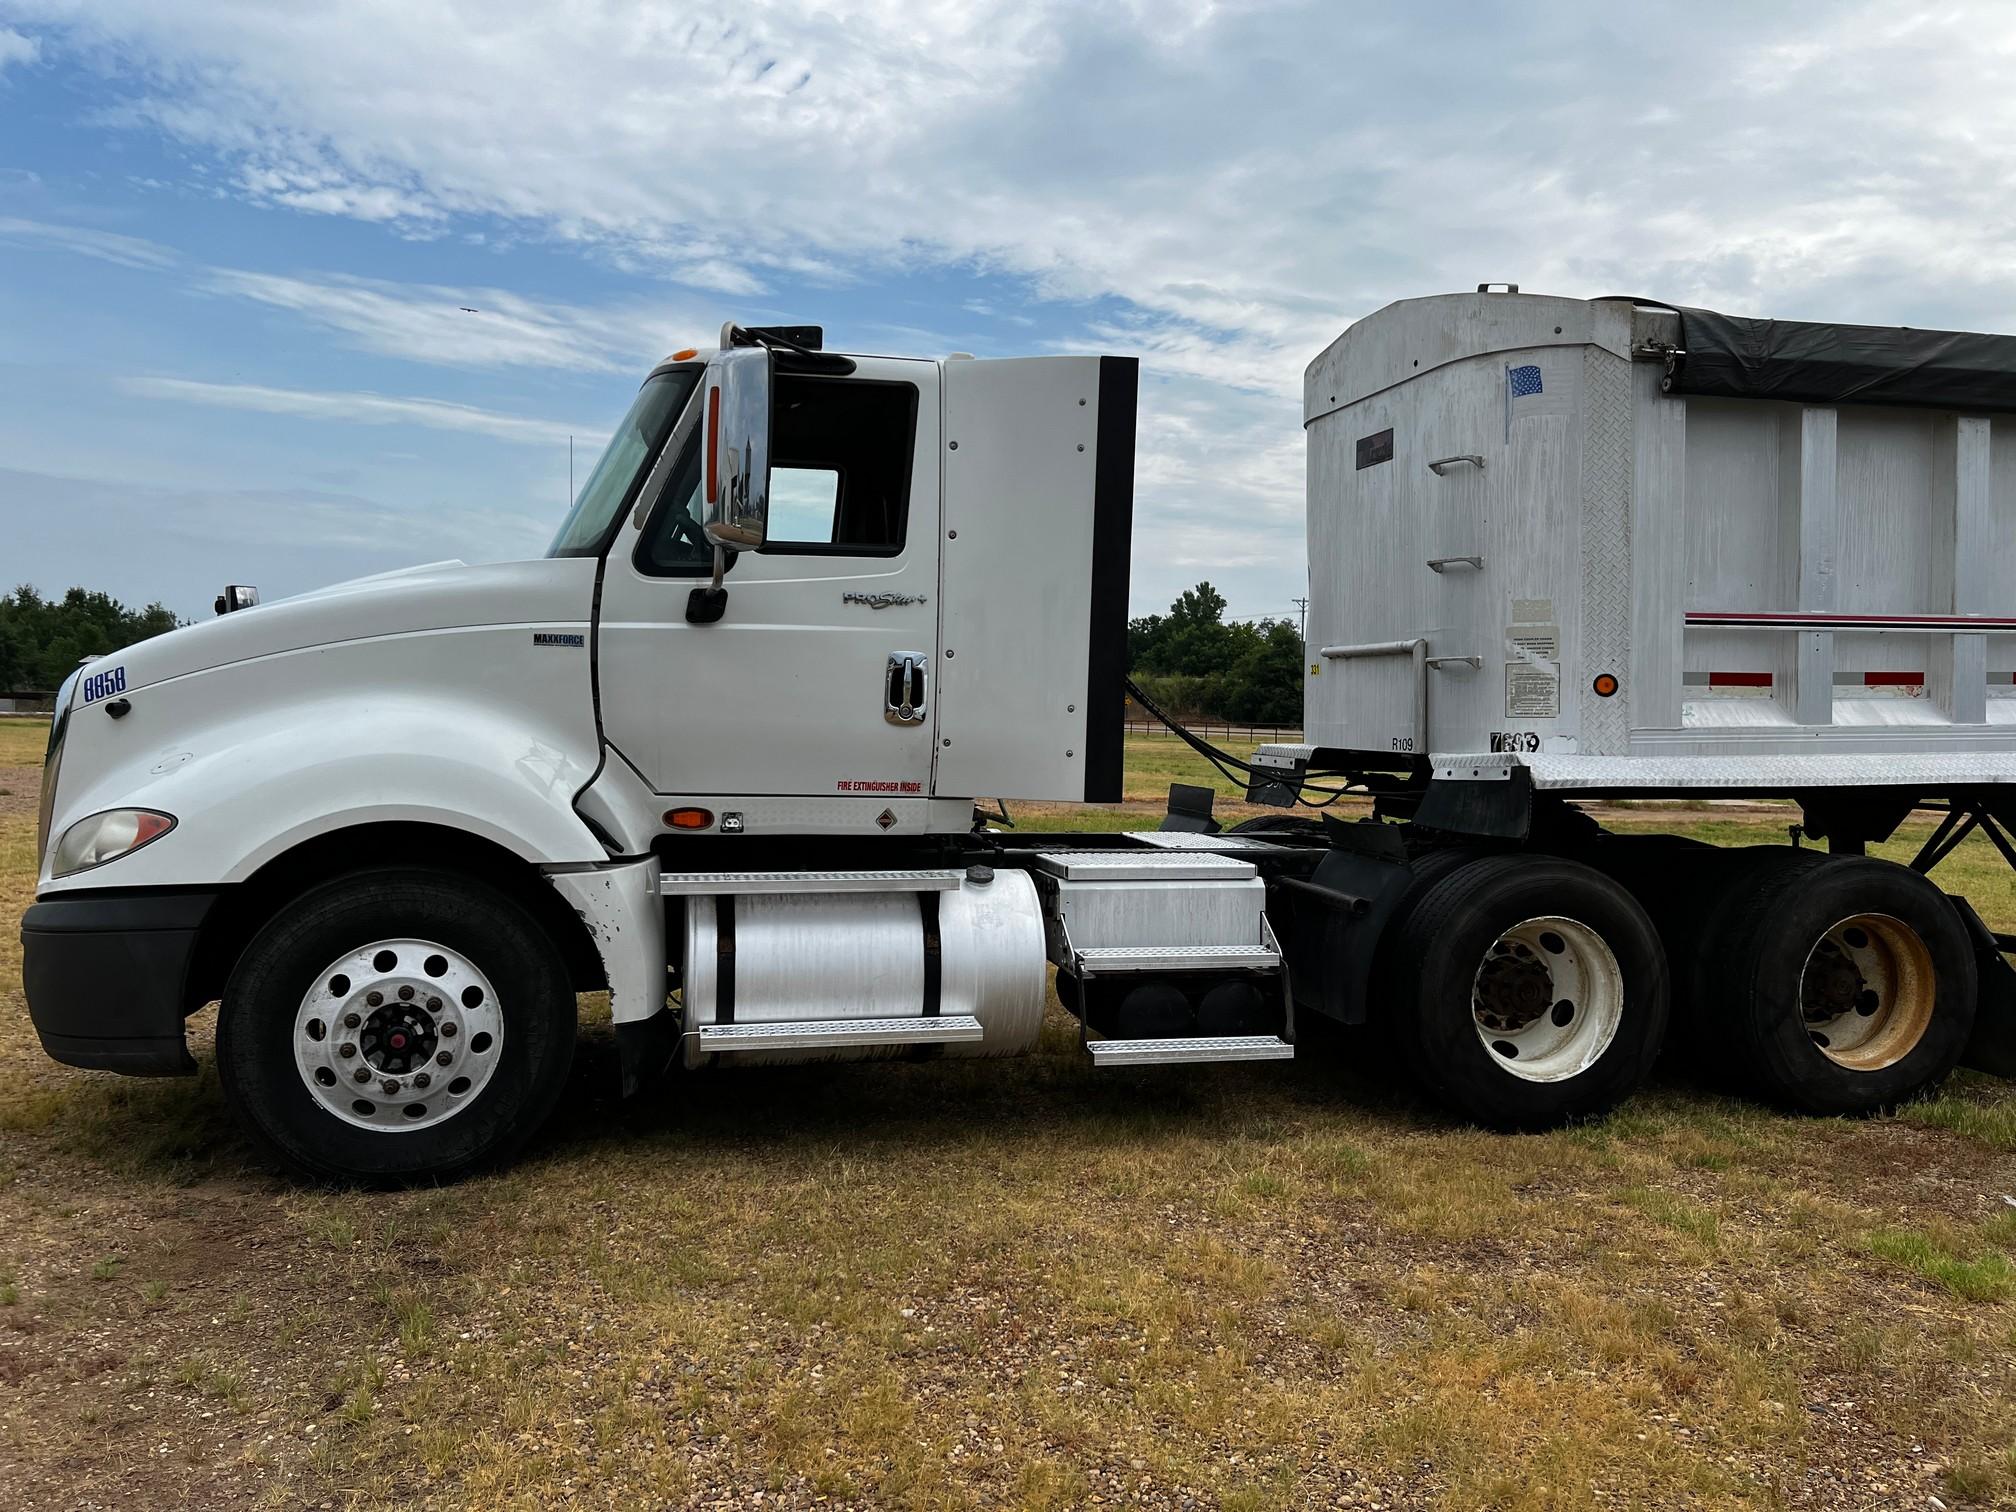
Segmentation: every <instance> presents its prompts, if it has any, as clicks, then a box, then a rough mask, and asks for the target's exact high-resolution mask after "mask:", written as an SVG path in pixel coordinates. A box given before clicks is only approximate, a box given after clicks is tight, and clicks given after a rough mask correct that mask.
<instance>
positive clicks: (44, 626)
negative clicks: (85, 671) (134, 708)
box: [0, 583, 181, 693]
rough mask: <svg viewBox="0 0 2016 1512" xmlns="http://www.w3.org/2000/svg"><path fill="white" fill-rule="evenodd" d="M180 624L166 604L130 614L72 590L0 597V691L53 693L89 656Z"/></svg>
mask: <svg viewBox="0 0 2016 1512" xmlns="http://www.w3.org/2000/svg"><path fill="white" fill-rule="evenodd" d="M180 623H181V621H180V620H178V619H176V618H175V615H174V613H173V612H172V611H170V610H169V609H168V608H167V606H166V605H163V604H149V605H148V606H147V607H146V608H145V609H128V608H127V607H126V606H125V605H124V604H122V603H120V602H119V601H118V600H117V599H115V598H113V597H112V596H111V595H110V594H109V593H93V592H91V591H90V590H88V589H84V588H72V589H71V590H70V591H69V592H68V593H66V594H64V595H63V597H61V598H60V599H53V598H44V597H43V596H42V595H41V594H39V593H37V592H36V591H35V590H34V589H33V588H31V587H29V586H28V585H27V584H25V583H24V584H22V585H21V586H20V587H19V588H16V589H15V590H14V591H13V592H12V593H10V594H8V595H6V596H5V597H4V598H0V692H4V693H53V692H54V691H55V690H56V689H57V688H58V687H60V686H61V685H62V682H63V679H64V678H66V677H68V676H69V675H70V674H71V673H72V672H73V671H75V670H76V668H77V663H78V662H80V661H82V660H83V659H84V658H85V657H87V656H104V655H107V654H108V653H110V652H113V651H119V650H123V649H124V648H126V647H127V646H130V645H132V644H133V643H134V642H135V641H143V640H146V639H147V638H148V637H149V636H150V635H159V634H161V632H162V631H164V630H173V629H174V628H175V627H176V626H177V625H179V624H180Z"/></svg>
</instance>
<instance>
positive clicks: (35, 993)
mask: <svg viewBox="0 0 2016 1512" xmlns="http://www.w3.org/2000/svg"><path fill="white" fill-rule="evenodd" d="M216 899H217V894H216V893H215V892H214V891H208V890H204V891H192V890H185V889H164V890H160V891H153V890H146V889H132V890H122V891H110V890H108V891H102V892H88V893H77V894H59V895H58V896H55V897H52V898H49V899H48V900H46V901H44V902H41V903H37V904H35V905H34V906H33V907H31V908H30V909H29V910H28V911H27V913H25V914H23V915H22V918H21V985H22V989H23V991H24V992H25V993H26V995H27V998H28V1016H29V1018H30V1019H32V1020H33V1021H34V1024H35V1032H36V1034H37V1035H38V1036H40V1037H41V1040H42V1048H43V1050H44V1051H45V1052H47V1053H48V1054H49V1056H50V1057H51V1058H52V1059H55V1060H59V1061H61V1062H63V1063H64V1064H65V1065H69V1066H83V1067H85V1068H87V1069H90V1070H102V1071H123V1072H125V1073H126V1074H128V1075H131V1076H186V1075H188V1074H189V1073H191V1072H193V1071H194V1070H195V1069H196V1062H195V1061H194V1060H192V1059H191V1058H190V1055H189V1048H188V1045H187V1044H186V1043H185V1041H184V1039H183V1034H182V1018H183V1009H184V1006H185V1002H186V993H187V988H188V983H189V964H190V962H191V960H193V959H194V957H195V954H196V939H197V935H198V933H199V932H200V930H201V928H202V924H203V920H204V918H205V917H206V916H207V915H208V914H209V912H210V907H211V905H212V904H213V903H215V902H216Z"/></svg>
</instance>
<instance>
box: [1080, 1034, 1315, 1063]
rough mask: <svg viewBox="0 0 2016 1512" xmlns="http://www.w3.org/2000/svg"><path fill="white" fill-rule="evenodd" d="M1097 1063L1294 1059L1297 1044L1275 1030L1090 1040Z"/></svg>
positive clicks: (1088, 1047)
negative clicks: (1253, 1032)
mask: <svg viewBox="0 0 2016 1512" xmlns="http://www.w3.org/2000/svg"><path fill="white" fill-rule="evenodd" d="M1085 1048H1086V1049H1087V1050H1089V1051H1091V1052H1092V1063H1093V1064H1094V1065H1095V1066H1165V1065H1173V1064H1176V1063H1179V1062H1193V1063H1194V1062H1197V1061H1249V1060H1293V1059H1295V1047H1294V1046H1293V1045H1291V1044H1289V1043H1288V1041H1286V1040H1284V1039H1282V1038H1280V1037H1279V1036H1278V1035H1273V1034H1211V1035H1203V1036H1200V1037H1198V1038H1196V1039H1148V1040H1110V1039H1099V1040H1092V1041H1090V1042H1088V1043H1087V1044H1086V1046H1085Z"/></svg>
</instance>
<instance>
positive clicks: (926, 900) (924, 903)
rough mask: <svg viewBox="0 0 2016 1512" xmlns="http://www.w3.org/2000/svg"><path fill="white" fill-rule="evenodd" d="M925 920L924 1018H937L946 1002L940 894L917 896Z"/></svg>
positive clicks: (931, 893)
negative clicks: (939, 908) (940, 927)
mask: <svg viewBox="0 0 2016 1512" xmlns="http://www.w3.org/2000/svg"><path fill="white" fill-rule="evenodd" d="M917 907H918V912H919V914H920V915H921V916H922V918H923V920H924V1017H925V1018H937V1017H938V1014H939V1010H940V1009H941V1008H942V1007H943V1006H944V1001H945V947H944V942H943V940H942V939H941V938H940V936H939V932H938V894H936V893H935V892H926V893H919V894H917Z"/></svg>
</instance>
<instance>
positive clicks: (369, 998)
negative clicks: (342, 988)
mask: <svg viewBox="0 0 2016 1512" xmlns="http://www.w3.org/2000/svg"><path fill="white" fill-rule="evenodd" d="M364 1001H365V1002H367V1003H369V1004H370V1005H371V1006H372V1007H373V1008H376V1007H377V1006H378V1005H379V1004H380V1003H382V1002H384V1001H385V994H384V993H382V992H372V993H367V994H366V995H365V998H364Z"/></svg>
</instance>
